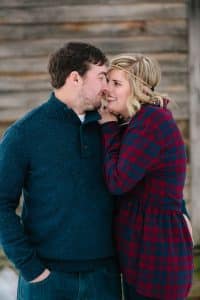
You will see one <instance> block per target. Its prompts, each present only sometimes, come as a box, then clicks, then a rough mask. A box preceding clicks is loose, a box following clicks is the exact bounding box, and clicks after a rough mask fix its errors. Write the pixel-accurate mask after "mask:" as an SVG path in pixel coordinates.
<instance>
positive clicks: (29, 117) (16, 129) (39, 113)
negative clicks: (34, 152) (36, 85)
mask: <svg viewBox="0 0 200 300" xmlns="http://www.w3.org/2000/svg"><path fill="white" fill-rule="evenodd" d="M47 103H48V102H44V103H42V104H40V105H39V106H37V107H36V108H34V109H32V110H31V111H29V112H27V113H26V114H25V115H24V116H22V117H21V118H20V119H18V120H16V121H15V122H14V123H12V124H11V125H10V126H9V127H8V128H7V129H6V131H5V133H4V135H3V136H5V135H9V136H10V135H11V136H12V135H13V134H14V135H16V134H17V135H20V136H21V135H24V133H25V132H26V131H27V130H29V129H30V130H31V128H33V127H34V124H38V122H39V120H42V119H43V118H44V114H45V111H46V105H47Z"/></svg>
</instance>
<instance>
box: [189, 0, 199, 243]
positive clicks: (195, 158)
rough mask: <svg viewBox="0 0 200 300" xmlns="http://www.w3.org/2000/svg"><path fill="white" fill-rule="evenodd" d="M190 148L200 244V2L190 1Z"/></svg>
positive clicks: (195, 222)
mask: <svg viewBox="0 0 200 300" xmlns="http://www.w3.org/2000/svg"><path fill="white" fill-rule="evenodd" d="M188 6H189V72H190V79H189V82H190V147H191V177H192V180H191V196H192V205H191V210H192V223H193V228H194V238H195V241H196V243H200V198H199V197H200V85H199V82H200V54H199V49H200V34H199V28H200V2H199V0H189V1H188Z"/></svg>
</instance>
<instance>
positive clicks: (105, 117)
mask: <svg viewBox="0 0 200 300" xmlns="http://www.w3.org/2000/svg"><path fill="white" fill-rule="evenodd" d="M99 114H100V115H101V120H99V124H104V123H107V122H113V121H114V122H117V117H116V116H115V115H114V114H112V113H111V112H109V111H108V109H107V107H106V106H105V105H102V106H101V108H100V109H99Z"/></svg>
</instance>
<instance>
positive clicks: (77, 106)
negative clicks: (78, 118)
mask: <svg viewBox="0 0 200 300" xmlns="http://www.w3.org/2000/svg"><path fill="white" fill-rule="evenodd" d="M54 93H55V96H56V98H57V99H59V100H60V101H61V102H63V103H65V104H66V105H67V106H68V107H69V108H71V109H72V110H73V111H74V112H75V113H76V114H77V115H82V114H85V110H84V108H83V107H82V105H81V103H79V102H78V101H76V100H75V99H73V97H72V96H70V94H69V93H66V92H65V93H64V91H62V90H55V91H54ZM66 95H67V97H66Z"/></svg>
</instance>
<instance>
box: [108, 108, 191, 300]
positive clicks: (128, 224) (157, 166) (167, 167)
mask: <svg viewBox="0 0 200 300" xmlns="http://www.w3.org/2000/svg"><path fill="white" fill-rule="evenodd" d="M102 135H103V145H104V159H105V160H104V171H105V178H106V182H107V185H108V188H109V190H110V191H111V193H113V194H114V195H116V198H117V200H116V204H117V209H116V216H115V237H116V244H117V251H118V254H119V259H120V265H121V270H122V273H123V276H124V279H125V281H126V282H127V283H129V284H130V285H133V286H134V288H135V289H136V290H137V292H138V293H140V294H142V295H143V296H146V297H152V298H155V299H163V300H183V299H184V298H185V297H186V296H187V295H188V292H189V289H190V286H191V279H192V270H193V257H192V248H193V245H192V240H191V236H190V233H189V231H188V228H187V225H186V222H185V219H184V217H183V215H182V212H181V202H182V199H183V187H184V182H185V173H186V155H185V147H184V144H183V140H182V137H181V134H180V131H179V130H178V128H177V126H176V123H175V121H174V120H173V118H172V115H171V113H170V112H169V111H168V110H167V109H164V108H161V107H158V106H151V105H144V106H143V107H142V109H141V110H140V112H139V113H138V114H137V115H136V116H135V117H133V118H132V120H131V121H130V123H129V124H128V126H127V127H126V128H122V127H120V126H119V125H118V124H117V123H116V122H109V123H106V124H104V125H102Z"/></svg>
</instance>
